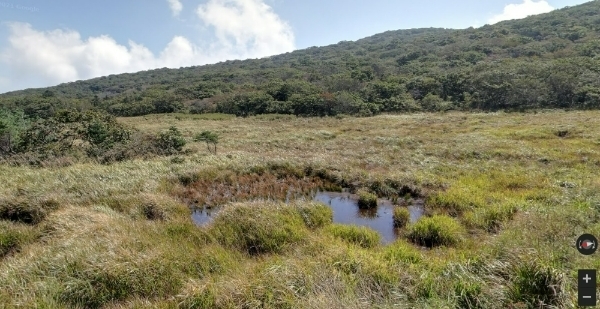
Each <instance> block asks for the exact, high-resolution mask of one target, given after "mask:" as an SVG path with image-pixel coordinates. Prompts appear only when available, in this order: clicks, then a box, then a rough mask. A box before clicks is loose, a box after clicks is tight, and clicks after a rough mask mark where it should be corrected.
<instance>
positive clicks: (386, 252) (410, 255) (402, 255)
mask: <svg viewBox="0 0 600 309" xmlns="http://www.w3.org/2000/svg"><path fill="white" fill-rule="evenodd" d="M382 255H383V258H384V259H385V260H386V261H388V262H389V263H391V264H393V265H396V264H409V265H410V264H419V263H421V261H422V259H423V258H422V256H421V254H420V252H419V251H418V250H417V249H416V248H415V247H414V246H412V245H411V244H409V243H407V242H406V241H405V240H403V239H398V240H396V241H395V242H393V243H392V244H390V245H387V246H385V248H384V249H383V252H382Z"/></svg>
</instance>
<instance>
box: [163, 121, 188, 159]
mask: <svg viewBox="0 0 600 309" xmlns="http://www.w3.org/2000/svg"><path fill="white" fill-rule="evenodd" d="M156 144H157V146H158V147H159V148H161V149H162V151H163V153H164V154H167V155H171V154H175V153H178V152H180V151H181V150H182V149H183V146H185V144H186V142H185V139H184V138H183V136H182V135H181V132H180V131H179V130H178V129H177V128H176V127H174V126H172V127H170V128H169V130H168V131H165V132H162V133H160V134H159V135H158V137H157V140H156Z"/></svg>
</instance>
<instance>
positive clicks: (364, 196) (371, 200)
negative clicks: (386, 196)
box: [358, 191, 377, 209]
mask: <svg viewBox="0 0 600 309" xmlns="http://www.w3.org/2000/svg"><path fill="white" fill-rule="evenodd" d="M375 207H377V195H375V194H373V193H371V192H367V191H359V192H358V208H360V209H370V208H375Z"/></svg>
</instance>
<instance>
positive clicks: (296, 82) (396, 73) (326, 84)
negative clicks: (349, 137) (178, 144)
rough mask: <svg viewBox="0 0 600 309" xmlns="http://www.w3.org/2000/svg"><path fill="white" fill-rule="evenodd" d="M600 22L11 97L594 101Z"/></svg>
mask: <svg viewBox="0 0 600 309" xmlns="http://www.w3.org/2000/svg"><path fill="white" fill-rule="evenodd" d="M599 31H600V2H598V1H592V2H589V3H586V4H583V5H579V6H576V7H570V8H564V9H561V10H556V11H554V12H551V13H548V14H543V15H538V16H533V17H528V18H525V19H522V20H516V21H505V22H501V23H498V24H495V25H493V26H490V25H486V26H484V27H481V28H478V29H473V28H469V29H465V30H449V29H433V28H432V29H412V30H399V31H388V32H385V33H381V34H377V35H374V36H372V37H368V38H365V39H362V40H358V41H356V42H340V43H338V44H334V45H330V46H326V47H312V48H308V49H304V50H299V51H295V52H292V53H286V54H283V55H277V56H272V57H268V58H264V59H253V60H244V61H227V62H223V63H218V64H214V65H206V66H198V67H189V68H180V69H158V70H152V71H144V72H139V73H135V74H120V75H111V76H107V77H101V78H96V79H92V80H87V81H77V82H72V83H67V84H62V85H59V86H56V87H50V88H44V89H29V90H24V91H17V92H12V93H6V94H3V95H1V96H0V104H1V106H3V107H4V108H8V109H23V111H24V113H25V114H26V115H27V116H31V117H48V116H51V115H52V114H54V113H55V112H57V111H58V110H60V109H64V108H68V109H71V108H78V109H81V110H86V109H100V110H105V111H108V112H109V113H111V114H113V115H117V116H135V115H144V114H150V113H169V112H174V111H183V112H191V113H207V112H221V113H230V114H236V115H240V116H246V115H252V114H263V113H282V114H295V115H306V116H313V115H314V116H316V115H336V114H353V115H373V114H377V113H381V112H410V111H421V110H423V111H436V110H449V109H456V110H471V109H475V110H525V109H536V108H568V109H595V108H599V107H600V78H599V77H600V75H599V72H600V40H599ZM315 35H318V34H315Z"/></svg>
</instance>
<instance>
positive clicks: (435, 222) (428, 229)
mask: <svg viewBox="0 0 600 309" xmlns="http://www.w3.org/2000/svg"><path fill="white" fill-rule="evenodd" d="M463 233H464V229H463V227H462V226H461V225H460V224H459V223H458V222H457V221H456V220H454V219H452V218H450V217H448V216H444V215H436V216H433V217H429V218H421V219H420V220H419V221H417V223H415V224H414V225H412V226H410V227H409V231H408V238H409V239H410V240H411V241H412V242H414V243H416V244H418V245H421V246H426V247H434V246H451V245H456V244H458V243H459V242H460V241H461V239H462V236H463Z"/></svg>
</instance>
